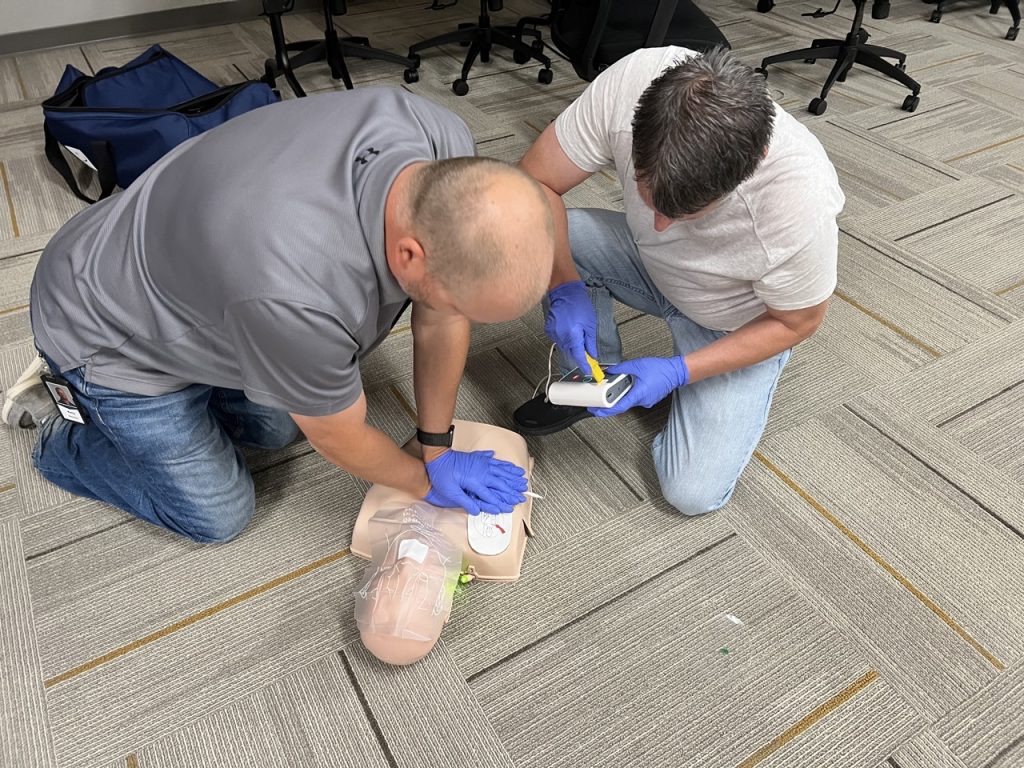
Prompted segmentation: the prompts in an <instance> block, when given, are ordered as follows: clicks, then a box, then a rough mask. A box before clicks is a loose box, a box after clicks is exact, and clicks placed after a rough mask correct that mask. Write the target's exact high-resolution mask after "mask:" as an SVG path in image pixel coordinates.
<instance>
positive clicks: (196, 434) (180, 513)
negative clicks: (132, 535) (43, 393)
mask: <svg viewBox="0 0 1024 768" xmlns="http://www.w3.org/2000/svg"><path fill="white" fill-rule="evenodd" d="M43 357H44V358H45V359H46V362H47V364H48V365H49V366H50V370H51V371H53V372H54V373H55V374H56V373H58V370H57V368H56V366H55V365H54V363H53V361H52V360H50V359H49V358H48V357H47V356H46V355H45V354H44V355H43ZM59 375H61V376H63V377H64V378H65V379H67V381H68V382H69V383H70V384H71V387H72V388H73V389H74V391H75V396H76V398H77V399H78V403H79V405H80V406H81V407H82V409H83V410H84V411H85V412H86V414H87V416H88V419H89V420H88V423H86V424H84V425H82V424H73V423H71V422H68V421H65V420H64V419H63V418H61V417H60V416H54V417H53V418H51V419H48V420H47V421H46V423H45V424H44V425H43V426H41V427H40V428H39V439H38V441H37V443H36V447H35V451H34V452H33V456H32V458H33V462H34V463H35V466H36V468H37V469H38V470H39V472H40V473H42V475H43V477H45V478H46V479H47V480H49V481H50V482H52V483H53V484H55V485H57V486H60V487H61V488H63V489H64V490H66V491H69V492H71V493H74V494H76V495H78V496H85V497H88V498H91V499H98V500H100V501H105V502H107V503H108V504H112V505H113V506H115V507H119V508H120V509H123V510H125V511H126V512H130V513H131V514H133V515H135V516H136V517H138V518H141V519H142V520H146V521H148V522H151V523H154V524H156V525H159V526H162V527H164V528H167V529H169V530H171V531H174V532H175V533H179V534H181V535H183V536H187V537H188V538H190V539H194V540H195V541H200V542H219V541H227V540H229V539H232V538H234V537H235V536H237V535H238V534H239V533H241V531H242V529H243V528H244V527H245V526H246V524H247V523H248V522H249V520H250V519H251V517H252V513H253V509H254V508H255V493H254V489H253V481H252V476H251V475H250V474H249V470H248V468H247V467H246V465H245V460H244V458H243V456H242V452H241V450H240V446H248V447H256V448H264V449H277V448H282V447H284V446H285V445H287V444H288V443H290V442H292V441H293V440H294V439H295V437H296V436H297V435H298V427H297V426H296V425H295V422H294V421H292V418H291V417H290V416H289V415H288V414H287V413H286V412H284V411H279V410H276V409H273V408H267V407H266V406H262V405H257V404H256V403H253V402H251V401H250V400H248V399H247V398H246V397H245V395H244V394H243V393H242V392H240V391H238V390H232V389H221V388H218V387H209V386H205V385H200V384H194V385H192V386H189V387H185V389H182V390H179V391H178V392H172V393H170V394H167V395H158V396H155V397H149V396H145V395H135V394H131V393H129V392H121V391H119V390H116V389H110V388H108V387H102V386H99V385H96V384H92V383H90V382H88V381H86V380H85V378H84V376H83V369H81V368H75V369H73V370H69V371H61V372H60V373H59Z"/></svg>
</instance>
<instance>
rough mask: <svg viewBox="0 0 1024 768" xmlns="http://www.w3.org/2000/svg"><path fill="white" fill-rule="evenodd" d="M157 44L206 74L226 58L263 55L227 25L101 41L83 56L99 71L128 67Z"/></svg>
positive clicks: (84, 49) (90, 45)
mask: <svg viewBox="0 0 1024 768" xmlns="http://www.w3.org/2000/svg"><path fill="white" fill-rule="evenodd" d="M268 32H269V28H268ZM157 44H159V45H160V46H162V47H163V48H165V49H167V50H168V51H170V52H171V53H173V54H174V55H175V56H177V57H178V58H180V59H182V60H183V61H187V62H188V63H189V66H191V67H193V68H195V69H197V70H199V71H200V72H202V73H204V74H206V72H205V69H204V65H207V64H213V65H214V66H215V67H216V66H218V65H220V64H222V63H223V62H224V60H225V59H233V58H236V57H237V58H239V59H251V58H253V57H254V56H257V55H258V54H259V53H260V52H259V49H257V48H256V47H255V46H254V45H253V44H252V43H251V41H250V40H249V39H248V38H245V37H243V36H241V35H239V34H237V33H236V31H235V29H234V27H233V26H232V25H226V26H218V27H207V28H205V29H190V30H182V31H179V32H164V33H162V34H150V35H141V36H138V37H119V38H112V39H110V40H101V41H99V42H96V43H88V44H86V45H83V46H82V54H83V55H84V56H85V59H86V61H88V63H89V65H90V66H92V67H93V68H94V69H95V70H99V69H102V68H103V67H111V66H114V67H119V66H121V65H122V64H126V63H127V62H128V61H130V60H131V59H133V58H135V57H136V56H138V55H139V54H141V53H142V52H143V51H145V50H146V49H147V48H149V47H150V46H151V45H157ZM211 79H212V78H211Z"/></svg>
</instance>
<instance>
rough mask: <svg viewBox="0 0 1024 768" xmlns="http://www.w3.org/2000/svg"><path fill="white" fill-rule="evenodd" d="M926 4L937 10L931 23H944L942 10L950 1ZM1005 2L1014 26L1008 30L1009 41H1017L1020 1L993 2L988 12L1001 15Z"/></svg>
mask: <svg viewBox="0 0 1024 768" xmlns="http://www.w3.org/2000/svg"><path fill="white" fill-rule="evenodd" d="M924 1H925V2H926V3H932V4H933V5H934V6H935V10H934V11H932V15H931V17H930V18H929V19H928V20H929V21H931V22H933V23H935V24H938V23H939V22H940V21H942V8H943V6H944V5H945V4H946V3H947V2H948V1H949V0H924ZM1004 2H1005V4H1006V7H1007V8H1009V9H1010V16H1011V17H1012V18H1013V26H1012V27H1010V28H1009V29H1008V30H1006V39H1007V40H1016V39H1017V33H1018V32H1020V0H992V2H991V5H990V6H989V9H988V12H989V13H991V14H992V15H993V16H994V15H995V14H997V13H999V6H1001V5H1003V3H1004Z"/></svg>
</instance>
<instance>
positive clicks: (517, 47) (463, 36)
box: [405, 0, 552, 96]
mask: <svg viewBox="0 0 1024 768" xmlns="http://www.w3.org/2000/svg"><path fill="white" fill-rule="evenodd" d="M444 7H446V5H438V3H437V0H434V4H433V5H431V6H430V8H431V9H433V8H444ZM502 7H503V4H502V0H480V16H479V17H478V18H477V22H476V24H459V28H458V29H457V30H456V31H455V32H447V33H445V34H443V35H436V36H435V37H431V38H430V39H428V40H423V41H421V42H419V43H416V44H415V45H413V46H412V47H410V48H409V59H410V60H411V64H410V66H409V68H408V69H406V70H405V81H406V82H407V83H415V82H416V81H417V80H419V66H420V51H424V50H426V49H427V48H436V47H437V46H439V45H449V44H451V43H458V44H459V45H463V46H469V51H468V52H467V53H466V59H465V61H464V62H463V64H462V75H461V76H460V77H459V78H458V79H456V80H455V82H453V83H452V91H454V92H455V94H456V95H457V96H465V95H466V94H467V93H469V82H468V79H469V72H470V70H471V69H472V68H473V64H474V63H475V62H476V60H477V58H479V59H480V61H482V62H483V63H485V64H486V63H487V62H488V61H490V60H491V49H492V48H493V47H494V46H495V45H500V46H503V47H505V48H510V49H512V58H513V59H514V61H515V62H516V63H517V64H525V63H526V62H528V61H530V60H531V59H532V60H534V61H537V62H539V63H540V64H542V65H543V69H541V71H540V72H538V73H537V80H538V82H541V83H544V84H545V85H547V84H548V83H550V82H551V78H552V73H551V59H549V58H548V57H547V56H545V55H544V52H543V50H538V49H536V48H531V47H530V46H528V45H525V44H524V43H523V42H522V40H521V39H519V40H517V39H516V38H515V37H514V36H513V27H508V26H498V27H495V26H492V25H491V15H490V13H491V11H500V10H501V9H502Z"/></svg>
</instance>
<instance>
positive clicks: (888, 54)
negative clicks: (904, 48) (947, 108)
mask: <svg viewBox="0 0 1024 768" xmlns="http://www.w3.org/2000/svg"><path fill="white" fill-rule="evenodd" d="M841 1H842V0H836V5H835V8H833V9H832V10H831V11H823V10H822V9H821V8H819V9H818V10H816V11H814V12H813V13H803V14H801V16H813V17H814V18H816V19H820V18H821V17H822V16H830V15H831V14H833V13H835V12H836V11H837V10H838V8H839V3H840V2H841ZM853 1H854V3H855V4H856V6H857V11H856V13H855V14H854V17H853V26H852V27H851V28H850V33H849V34H848V35H847V36H846V39H845V40H833V39H826V40H814V41H813V42H812V43H811V47H810V48H801V49H800V50H797V51H789V52H788V53H780V54H777V55H775V56H768V57H766V58H765V59H763V60H762V61H761V66H760V67H758V68H757V69H756V70H755V71H757V72H760V73H761V74H762V75H764V76H765V77H766V78H767V77H768V66H769V65H770V64H779V63H780V62H783V61H799V60H801V59H802V60H803V61H806V62H807V63H808V64H813V63H814V62H815V61H816V60H817V59H835V62H836V63H835V66H833V67H832V71H831V72H829V73H828V77H827V78H825V85H823V86H822V88H821V96H819V97H817V98H814V99H811V103H810V104H808V105H807V111H808V112H810V113H811V114H812V115H823V114H825V110H826V109H828V102H827V101H826V99H827V98H828V92H829V91H830V90H832V86H833V85H834V84H835V83H836V82H837V81H838V82H840V83H842V82H844V81H845V80H846V76H847V74H849V72H850V70H851V69H852V68H853V65H854V64H862V65H864V66H865V67H868V68H869V69H873V70H875V71H876V72H881V73H882V74H883V75H886V76H888V77H891V78H892V79H893V80H898V81H899V82H901V83H903V85H905V86H907V88H909V89H910V91H911V93H910V95H909V96H907V98H905V99H904V100H903V106H902V109H904V110H906V111H907V112H913V111H914V110H915V109H917V105H918V104H919V103H920V101H921V100H920V98H918V94H919V93H921V85H920V83H918V82H917V81H916V80H914V79H913V78H911V77H910V76H909V75H908V74H907V55H906V54H905V53H902V52H900V51H894V50H893V49H891V48H882V47H881V46H878V45H869V44H868V42H867V40H868V37H869V35H868V32H867V30H865V29H863V28H862V24H863V22H864V9H865V7H866V6H867V0H853ZM888 15H889V2H888V0H873V2H872V5H871V18H873V19H884V18H886V17H887V16H888ZM883 57H885V58H890V59H897V60H899V64H898V65H895V64H890V63H889V62H888V61H886V60H885V58H883Z"/></svg>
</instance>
